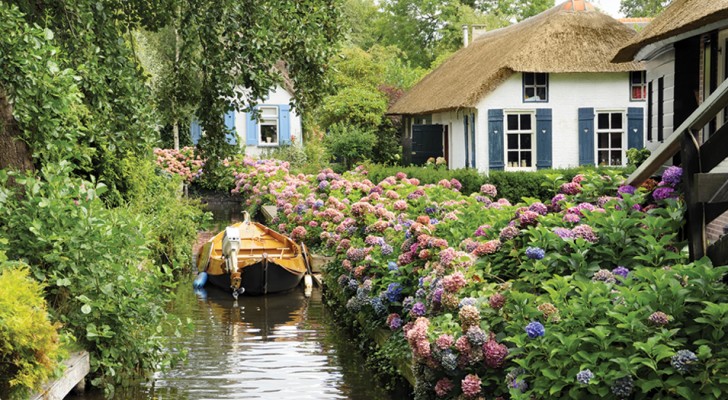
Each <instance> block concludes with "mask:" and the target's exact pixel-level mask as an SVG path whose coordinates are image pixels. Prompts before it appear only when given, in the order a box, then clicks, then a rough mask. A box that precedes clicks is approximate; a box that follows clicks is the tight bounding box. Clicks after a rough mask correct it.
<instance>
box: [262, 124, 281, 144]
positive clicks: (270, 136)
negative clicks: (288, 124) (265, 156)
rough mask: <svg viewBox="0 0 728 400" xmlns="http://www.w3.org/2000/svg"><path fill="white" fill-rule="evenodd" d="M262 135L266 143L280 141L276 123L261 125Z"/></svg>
mask: <svg viewBox="0 0 728 400" xmlns="http://www.w3.org/2000/svg"><path fill="white" fill-rule="evenodd" d="M260 137H261V140H262V141H263V142H264V143H276V142H277V141H278V127H276V126H275V125H261V126H260Z"/></svg>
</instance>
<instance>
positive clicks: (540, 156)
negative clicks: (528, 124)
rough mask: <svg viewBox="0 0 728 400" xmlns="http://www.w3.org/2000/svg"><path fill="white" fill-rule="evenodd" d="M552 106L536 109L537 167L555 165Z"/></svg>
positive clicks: (545, 167) (543, 167) (542, 167)
mask: <svg viewBox="0 0 728 400" xmlns="http://www.w3.org/2000/svg"><path fill="white" fill-rule="evenodd" d="M552 114H553V113H552V111H551V109H550V108H539V109H537V110H536V168H538V169H547V168H552V167H553V128H552V126H553V125H552V120H553V117H552Z"/></svg>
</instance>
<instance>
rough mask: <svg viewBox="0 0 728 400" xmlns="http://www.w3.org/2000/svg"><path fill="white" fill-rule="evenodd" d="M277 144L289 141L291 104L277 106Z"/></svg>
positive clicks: (288, 142)
mask: <svg viewBox="0 0 728 400" xmlns="http://www.w3.org/2000/svg"><path fill="white" fill-rule="evenodd" d="M278 112H279V114H278V132H279V133H280V138H279V140H278V143H279V144H290V143H291V106H289V105H288V104H284V105H281V106H279V107H278Z"/></svg>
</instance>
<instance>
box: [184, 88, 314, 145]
mask: <svg viewBox="0 0 728 400" xmlns="http://www.w3.org/2000/svg"><path fill="white" fill-rule="evenodd" d="M286 86H290V85H286ZM292 97H293V95H292V89H291V88H290V87H289V88H288V89H286V88H283V87H281V86H276V87H275V88H273V89H271V90H270V91H269V92H268V96H266V97H265V98H264V99H261V100H260V101H259V102H258V105H257V106H256V107H255V109H256V110H258V112H259V113H260V118H259V119H256V118H254V117H253V115H252V113H246V112H236V111H235V110H231V111H229V112H228V113H226V114H225V125H226V126H227V128H228V129H229V130H230V131H231V134H229V135H227V141H228V143H230V144H238V145H240V146H241V147H243V146H244V147H245V154H247V155H249V156H253V157H256V156H260V155H261V154H262V153H263V152H264V151H265V150H266V149H274V148H276V147H279V146H281V145H284V144H298V145H300V144H301V143H302V138H303V135H302V132H303V130H302V127H301V116H300V115H299V114H298V112H297V111H296V110H295V109H291V106H290V102H291V98H292ZM190 134H191V135H192V142H193V144H197V142H198V141H199V140H200V137H201V135H202V134H203V131H202V129H201V127H200V124H199V123H197V122H193V123H192V124H191V125H190Z"/></svg>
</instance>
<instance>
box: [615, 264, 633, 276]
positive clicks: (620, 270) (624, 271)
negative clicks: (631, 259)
mask: <svg viewBox="0 0 728 400" xmlns="http://www.w3.org/2000/svg"><path fill="white" fill-rule="evenodd" d="M612 274H613V275H615V276H616V275H619V276H621V277H622V278H627V275H628V274H629V269H627V268H625V267H623V266H621V265H620V266H618V267H617V268H615V269H613V270H612Z"/></svg>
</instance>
